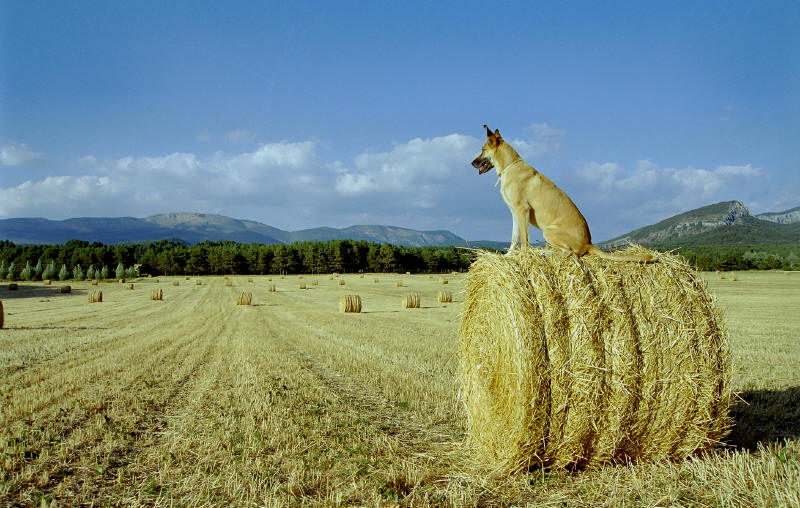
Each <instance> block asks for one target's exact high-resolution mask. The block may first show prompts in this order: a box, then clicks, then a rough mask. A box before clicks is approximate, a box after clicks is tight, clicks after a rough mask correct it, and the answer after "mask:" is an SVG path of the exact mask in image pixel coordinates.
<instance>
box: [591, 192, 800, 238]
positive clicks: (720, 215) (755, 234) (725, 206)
mask: <svg viewBox="0 0 800 508" xmlns="http://www.w3.org/2000/svg"><path fill="white" fill-rule="evenodd" d="M793 210H800V208H799V209H793ZM793 210H788V211H787V212H781V213H778V214H761V215H760V216H758V217H754V216H752V215H751V214H750V210H748V209H747V207H746V206H745V205H744V204H743V203H742V202H740V201H724V202H721V203H715V204H713V205H708V206H704V207H702V208H697V209H695V210H690V211H688V212H684V213H682V214H679V215H675V216H674V217H670V218H668V219H665V220H663V221H661V222H659V223H657V224H653V225H651V226H646V227H643V228H640V229H637V230H635V231H631V232H630V233H628V234H626V235H622V236H619V237H617V238H613V239H611V240H608V241H606V242H602V243H601V245H603V246H606V247H618V246H622V245H625V244H628V243H638V244H640V245H650V246H663V247H680V246H686V245H734V244H787V243H800V222H794V223H791V222H780V221H778V220H765V219H763V218H761V217H762V216H763V215H773V216H777V217H788V216H791V215H790V214H791V212H792V211H793Z"/></svg>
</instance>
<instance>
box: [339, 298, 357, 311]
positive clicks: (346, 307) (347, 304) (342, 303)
mask: <svg viewBox="0 0 800 508" xmlns="http://www.w3.org/2000/svg"><path fill="white" fill-rule="evenodd" d="M339 312H361V297H360V296H359V295H342V296H340V297H339Z"/></svg>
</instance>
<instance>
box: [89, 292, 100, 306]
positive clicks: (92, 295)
mask: <svg viewBox="0 0 800 508" xmlns="http://www.w3.org/2000/svg"><path fill="white" fill-rule="evenodd" d="M102 301H103V292H102V291H98V290H94V291H89V303H95V302H102Z"/></svg>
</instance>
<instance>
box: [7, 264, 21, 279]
mask: <svg viewBox="0 0 800 508" xmlns="http://www.w3.org/2000/svg"><path fill="white" fill-rule="evenodd" d="M6 278H7V279H8V280H17V279H19V272H18V271H17V264H16V263H15V262H14V261H12V262H11V264H10V265H8V273H7V274H6Z"/></svg>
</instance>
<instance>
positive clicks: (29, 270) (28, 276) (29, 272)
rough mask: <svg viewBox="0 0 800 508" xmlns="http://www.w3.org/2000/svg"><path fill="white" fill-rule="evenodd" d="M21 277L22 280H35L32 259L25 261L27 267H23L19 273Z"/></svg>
mask: <svg viewBox="0 0 800 508" xmlns="http://www.w3.org/2000/svg"><path fill="white" fill-rule="evenodd" d="M19 278H20V279H22V280H33V267H32V266H31V262H30V261H28V262H27V263H25V268H23V269H22V272H21V273H20V274H19Z"/></svg>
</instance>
